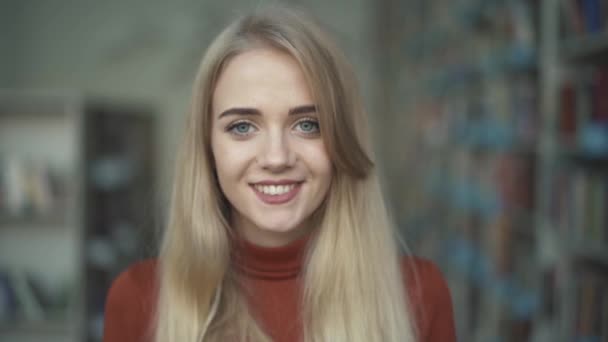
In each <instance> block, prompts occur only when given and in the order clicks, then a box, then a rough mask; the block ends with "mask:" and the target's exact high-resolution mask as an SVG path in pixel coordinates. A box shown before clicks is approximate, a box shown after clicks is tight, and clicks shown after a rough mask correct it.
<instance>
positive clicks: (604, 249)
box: [570, 239, 608, 266]
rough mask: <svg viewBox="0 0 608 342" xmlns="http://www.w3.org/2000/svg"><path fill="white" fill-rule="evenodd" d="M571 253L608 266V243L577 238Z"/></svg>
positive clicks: (576, 256)
mask: <svg viewBox="0 0 608 342" xmlns="http://www.w3.org/2000/svg"><path fill="white" fill-rule="evenodd" d="M570 253H571V254H572V256H573V257H574V258H578V259H586V260H590V261H593V262H596V263H599V264H602V265H605V266H608V244H606V243H600V242H597V241H592V240H580V239H579V240H576V242H574V243H573V244H572V247H571V250H570Z"/></svg>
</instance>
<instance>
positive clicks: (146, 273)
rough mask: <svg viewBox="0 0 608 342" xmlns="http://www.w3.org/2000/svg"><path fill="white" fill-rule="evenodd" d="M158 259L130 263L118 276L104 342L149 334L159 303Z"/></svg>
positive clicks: (110, 299) (107, 312)
mask: <svg viewBox="0 0 608 342" xmlns="http://www.w3.org/2000/svg"><path fill="white" fill-rule="evenodd" d="M156 273H157V261H156V260H155V259H148V260H143V261H139V262H136V263H134V264H132V265H131V266H129V267H128V268H127V269H126V270H124V271H123V272H122V273H120V274H119V275H118V276H117V277H116V279H114V281H113V283H112V286H111V287H110V290H109V291H108V296H107V298H106V305H105V324H104V341H105V342H115V341H140V340H141V337H142V336H147V335H148V332H149V327H150V322H151V319H152V316H153V312H154V305H155V304H156V294H157V280H156V279H157V274H156Z"/></svg>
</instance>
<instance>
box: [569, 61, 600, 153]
mask: <svg viewBox="0 0 608 342" xmlns="http://www.w3.org/2000/svg"><path fill="white" fill-rule="evenodd" d="M606 94H608V67H606V66H604V67H597V68H595V67H593V68H580V69H577V70H573V72H571V73H570V76H569V77H568V78H567V80H566V81H565V82H564V84H563V85H562V87H561V90H560V95H561V96H560V111H559V118H558V129H559V139H560V140H561V142H562V143H563V144H564V145H565V146H566V147H567V148H569V149H572V150H575V151H578V152H580V153H583V154H589V155H592V156H600V157H601V156H604V157H607V158H608V96H606Z"/></svg>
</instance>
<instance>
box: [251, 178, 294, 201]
mask: <svg viewBox="0 0 608 342" xmlns="http://www.w3.org/2000/svg"><path fill="white" fill-rule="evenodd" d="M302 183H303V182H298V181H293V180H281V181H262V182H258V183H253V184H251V188H252V189H253V192H254V193H255V194H256V195H257V196H258V198H259V199H260V200H262V202H264V203H266V204H273V205H277V204H284V203H287V202H289V201H291V200H292V199H293V198H294V197H296V195H297V194H298V193H299V191H300V188H301V187H302Z"/></svg>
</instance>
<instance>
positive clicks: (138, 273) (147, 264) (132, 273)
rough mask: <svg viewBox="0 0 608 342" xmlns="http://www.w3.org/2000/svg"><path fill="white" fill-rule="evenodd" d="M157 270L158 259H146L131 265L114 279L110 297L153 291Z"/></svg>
mask: <svg viewBox="0 0 608 342" xmlns="http://www.w3.org/2000/svg"><path fill="white" fill-rule="evenodd" d="M156 269H157V261H156V259H146V260H142V261H138V262H135V263H133V264H131V265H130V266H129V267H128V268H127V269H126V270H124V271H122V272H121V273H120V274H119V275H118V276H117V277H116V278H115V279H114V282H113V283H112V286H111V287H110V291H109V295H118V294H127V293H142V292H147V291H149V290H151V289H152V288H153V287H154V286H155V284H156Z"/></svg>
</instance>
